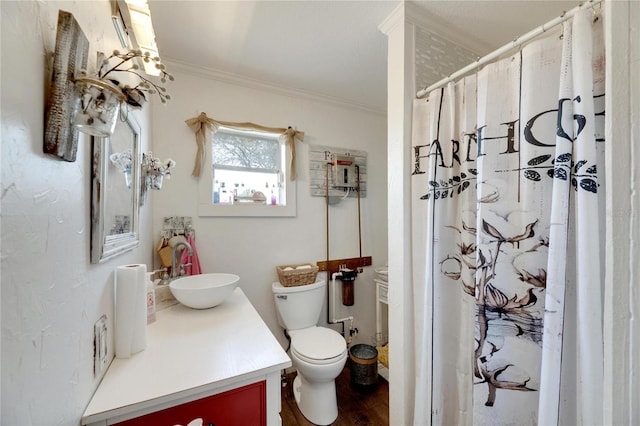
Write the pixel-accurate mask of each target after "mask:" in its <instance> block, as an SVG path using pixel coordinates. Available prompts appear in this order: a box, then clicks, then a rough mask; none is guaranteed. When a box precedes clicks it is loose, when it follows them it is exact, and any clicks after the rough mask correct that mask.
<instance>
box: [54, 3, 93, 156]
mask: <svg viewBox="0 0 640 426" xmlns="http://www.w3.org/2000/svg"><path fill="white" fill-rule="evenodd" d="M88 57H89V40H87V37H86V36H85V35H84V33H83V32H82V29H81V28H80V25H78V22H77V21H76V19H75V18H74V17H73V15H72V14H71V13H69V12H65V11H64V10H60V11H59V12H58V30H57V33H56V48H55V55H54V58H53V72H52V74H51V88H50V91H49V99H48V101H47V113H46V119H45V129H44V152H45V153H46V154H51V155H54V156H56V157H58V158H59V159H60V160H64V161H69V162H74V161H76V152H77V151H78V131H77V130H76V129H75V128H74V127H73V125H72V123H71V122H72V120H71V119H72V114H73V106H74V103H75V99H76V92H75V90H74V77H75V74H76V72H78V71H79V70H81V69H87V59H88Z"/></svg>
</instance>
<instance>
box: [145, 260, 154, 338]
mask: <svg viewBox="0 0 640 426" xmlns="http://www.w3.org/2000/svg"><path fill="white" fill-rule="evenodd" d="M153 274H154V273H153V272H147V283H146V285H147V325H148V324H151V323H152V322H154V321H155V320H156V291H155V289H154V288H153Z"/></svg>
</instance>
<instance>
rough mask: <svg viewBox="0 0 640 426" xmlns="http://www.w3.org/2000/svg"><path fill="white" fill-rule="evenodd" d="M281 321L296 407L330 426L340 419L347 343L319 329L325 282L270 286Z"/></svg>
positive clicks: (328, 331)
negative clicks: (340, 381) (288, 342)
mask: <svg viewBox="0 0 640 426" xmlns="http://www.w3.org/2000/svg"><path fill="white" fill-rule="evenodd" d="M271 288H272V291H273V295H274V301H275V304H276V308H277V313H278V321H279V322H280V324H281V325H282V326H283V327H284V328H285V329H286V330H287V333H288V334H289V336H290V338H291V348H290V351H289V353H290V356H291V361H292V362H293V366H294V367H295V368H296V370H297V373H298V374H297V376H296V378H295V380H294V382H293V392H294V396H295V400H296V403H297V404H298V408H299V409H300V412H301V413H302V414H303V415H304V417H305V418H306V419H307V420H309V421H310V422H312V423H315V424H317V425H328V424H331V423H333V422H334V421H335V420H336V418H337V417H338V403H337V398H336V385H335V379H336V377H338V375H339V374H340V372H341V371H342V369H343V368H344V365H345V363H346V362H347V357H348V352H347V343H346V341H345V339H344V338H343V337H342V336H341V335H340V333H338V332H337V331H335V330H332V329H330V328H326V327H319V326H317V322H318V320H319V319H320V313H321V311H322V306H323V303H324V299H325V294H326V282H325V281H324V280H320V281H317V282H315V283H313V284H308V285H302V286H297V287H285V286H283V285H282V284H280V283H279V282H275V283H273V284H272V286H271Z"/></svg>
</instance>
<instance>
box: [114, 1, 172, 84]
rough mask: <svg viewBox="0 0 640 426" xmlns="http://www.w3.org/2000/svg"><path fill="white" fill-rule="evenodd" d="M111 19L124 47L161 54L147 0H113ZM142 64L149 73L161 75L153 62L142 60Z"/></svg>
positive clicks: (152, 54)
mask: <svg viewBox="0 0 640 426" xmlns="http://www.w3.org/2000/svg"><path fill="white" fill-rule="evenodd" d="M111 19H112V21H113V25H114V26H115V28H116V32H117V33H118V37H119V38H120V43H121V44H122V47H125V48H131V49H140V50H142V51H143V52H149V55H151V57H154V56H158V57H159V56H160V54H159V53H158V46H157V45H156V35H155V32H154V31H153V23H152V22H151V10H150V9H149V4H148V3H147V0H111ZM129 42H130V44H129ZM140 66H141V67H143V68H144V71H145V72H146V73H147V74H149V75H155V76H158V75H160V70H159V69H157V68H156V67H155V63H153V62H145V61H140Z"/></svg>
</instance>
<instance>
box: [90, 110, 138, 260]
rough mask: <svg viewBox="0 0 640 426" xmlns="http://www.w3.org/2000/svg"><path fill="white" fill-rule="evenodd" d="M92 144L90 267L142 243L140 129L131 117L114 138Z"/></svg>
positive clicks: (98, 140)
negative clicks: (140, 217)
mask: <svg viewBox="0 0 640 426" xmlns="http://www.w3.org/2000/svg"><path fill="white" fill-rule="evenodd" d="M92 140H93V173H92V182H91V192H92V198H91V263H102V262H104V261H106V260H108V259H111V258H113V257H115V256H118V255H120V254H122V253H124V252H127V251H129V250H132V249H134V248H136V247H138V245H139V243H140V233H139V210H140V199H141V198H140V197H141V185H140V182H141V176H140V164H141V150H140V126H139V125H138V123H137V122H136V120H135V119H134V118H133V116H132V114H128V115H127V119H126V120H125V121H118V123H117V124H116V130H115V131H114V133H113V135H112V136H111V137H109V138H102V137H95V136H94V137H92ZM123 153H126V154H125V155H122V154H123ZM129 153H130V155H129Z"/></svg>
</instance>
